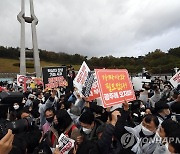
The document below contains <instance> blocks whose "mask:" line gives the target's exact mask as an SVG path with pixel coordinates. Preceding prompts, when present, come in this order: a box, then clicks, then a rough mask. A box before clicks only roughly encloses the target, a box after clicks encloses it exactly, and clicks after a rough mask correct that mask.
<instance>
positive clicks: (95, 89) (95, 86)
mask: <svg viewBox="0 0 180 154" xmlns="http://www.w3.org/2000/svg"><path fill="white" fill-rule="evenodd" d="M93 75H94V82H93V84H92V87H91V91H90V94H89V97H88V100H89V101H92V100H94V99H96V98H99V97H100V92H99V87H98V83H97V78H96V74H95V73H94V74H93Z"/></svg>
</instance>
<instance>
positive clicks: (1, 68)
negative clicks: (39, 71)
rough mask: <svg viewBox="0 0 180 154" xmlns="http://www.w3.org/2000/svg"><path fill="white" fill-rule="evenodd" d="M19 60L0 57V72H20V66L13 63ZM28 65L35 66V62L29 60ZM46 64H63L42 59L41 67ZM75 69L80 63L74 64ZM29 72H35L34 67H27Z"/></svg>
mask: <svg viewBox="0 0 180 154" xmlns="http://www.w3.org/2000/svg"><path fill="white" fill-rule="evenodd" d="M18 63H19V60H16V59H8V58H0V73H19V66H14V65H13V64H18ZM28 65H31V66H33V62H28ZM45 66H61V64H60V63H52V62H45V61H41V67H45ZM73 67H74V69H75V70H78V69H79V67H80V65H73ZM27 72H29V73H32V72H34V68H27Z"/></svg>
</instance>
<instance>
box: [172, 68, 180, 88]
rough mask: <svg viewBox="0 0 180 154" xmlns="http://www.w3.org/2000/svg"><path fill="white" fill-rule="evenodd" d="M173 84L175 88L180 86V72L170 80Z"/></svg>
mask: <svg viewBox="0 0 180 154" xmlns="http://www.w3.org/2000/svg"><path fill="white" fill-rule="evenodd" d="M170 82H171V84H172V85H173V86H174V88H175V87H177V86H178V84H180V71H179V72H177V73H176V74H175V75H174V76H173V77H172V78H171V79H170Z"/></svg>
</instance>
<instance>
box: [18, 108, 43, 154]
mask: <svg viewBox="0 0 180 154" xmlns="http://www.w3.org/2000/svg"><path fill="white" fill-rule="evenodd" d="M19 118H20V119H25V118H26V119H28V118H30V119H32V115H31V114H30V112H29V110H28V108H23V109H22V110H21V112H20V114H19ZM27 129H28V130H27V131H23V132H20V133H18V134H15V138H16V137H17V138H21V139H22V140H23V141H25V142H26V148H27V152H28V153H33V151H34V149H35V148H36V147H37V146H38V145H39V141H40V139H41V137H42V133H41V131H40V130H39V128H38V126H36V125H35V123H31V124H29V125H28V128H27Z"/></svg>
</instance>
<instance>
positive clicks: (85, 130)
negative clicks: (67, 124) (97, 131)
mask: <svg viewBox="0 0 180 154" xmlns="http://www.w3.org/2000/svg"><path fill="white" fill-rule="evenodd" d="M82 130H83V132H84V133H85V134H90V133H91V131H92V129H87V128H84V127H83V128H82Z"/></svg>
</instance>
